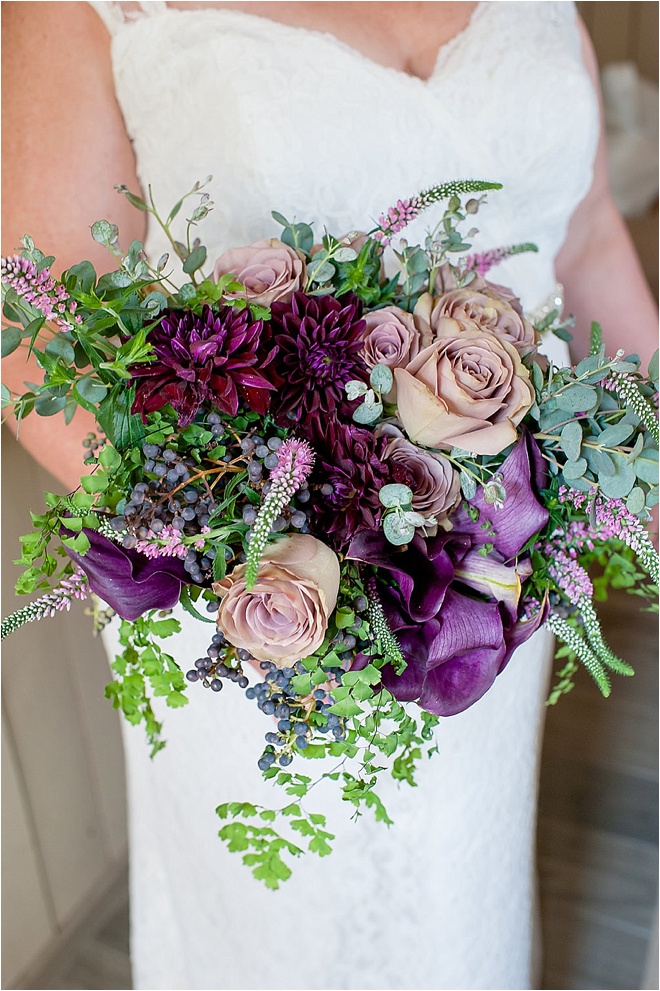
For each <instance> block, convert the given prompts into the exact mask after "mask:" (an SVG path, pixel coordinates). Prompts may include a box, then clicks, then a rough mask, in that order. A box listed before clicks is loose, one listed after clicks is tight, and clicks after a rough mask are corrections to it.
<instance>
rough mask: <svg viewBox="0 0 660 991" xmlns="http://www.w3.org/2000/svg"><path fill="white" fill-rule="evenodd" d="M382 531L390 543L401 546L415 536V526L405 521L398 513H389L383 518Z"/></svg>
mask: <svg viewBox="0 0 660 991" xmlns="http://www.w3.org/2000/svg"><path fill="white" fill-rule="evenodd" d="M383 533H384V534H385V536H386V537H387V539H388V540H389V542H390V543H391V544H395V545H396V546H397V547H401V546H402V545H403V544H407V543H409V542H410V541H411V540H412V539H413V537H414V536H415V527H414V526H412V525H411V524H410V523H408V522H406V520H405V519H403V517H401V516H399V514H398V513H390V514H389V515H387V516H386V517H385V519H384V520H383Z"/></svg>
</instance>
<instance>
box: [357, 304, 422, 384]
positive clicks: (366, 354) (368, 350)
mask: <svg viewBox="0 0 660 991" xmlns="http://www.w3.org/2000/svg"><path fill="white" fill-rule="evenodd" d="M364 322H365V325H366V326H365V329H364V331H363V335H362V336H363V340H364V345H363V347H362V352H361V354H362V358H363V360H364V363H365V365H366V366H367V368H369V369H372V368H373V367H374V366H375V365H379V364H380V365H387V366H388V367H389V368H392V369H394V368H402V367H405V366H406V365H408V364H409V363H410V362H411V361H412V360H413V358H415V357H417V355H418V354H419V351H420V349H421V348H422V347H423V346H424V344H429V343H430V338H429V339H428V340H427V341H425V342H424V343H422V339H421V335H420V333H419V331H418V330H417V327H416V326H415V323H414V320H413V316H412V314H411V313H406V311H405V310H401V309H400V308H399V307H398V306H384V307H383V308H382V309H380V310H372V311H371V312H370V313H365V315H364ZM385 399H386V400H387V401H388V402H391V403H393V402H395V401H396V388H393V389H391V390H390V392H389V393H388V394H387V395H386V396H385Z"/></svg>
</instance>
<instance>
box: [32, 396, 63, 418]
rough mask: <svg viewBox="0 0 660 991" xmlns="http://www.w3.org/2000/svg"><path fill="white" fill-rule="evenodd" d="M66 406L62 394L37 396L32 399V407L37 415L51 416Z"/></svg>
mask: <svg viewBox="0 0 660 991" xmlns="http://www.w3.org/2000/svg"><path fill="white" fill-rule="evenodd" d="M65 406H66V399H65V398H64V396H38V397H37V398H36V399H35V401H34V409H35V411H36V412H37V413H38V414H39V416H53V415H54V414H55V413H60V412H61V411H62V410H63V409H64V407H65Z"/></svg>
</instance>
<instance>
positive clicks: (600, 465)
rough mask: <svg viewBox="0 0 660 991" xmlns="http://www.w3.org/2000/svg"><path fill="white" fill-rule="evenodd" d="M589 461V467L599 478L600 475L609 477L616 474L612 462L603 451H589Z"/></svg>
mask: <svg viewBox="0 0 660 991" xmlns="http://www.w3.org/2000/svg"><path fill="white" fill-rule="evenodd" d="M589 460H590V462H591V466H592V467H593V469H594V471H596V472H597V473H598V475H599V477H600V476H601V475H605V476H609V475H615V474H616V465H615V464H614V462H613V461H612V458H611V457H610V456H609V454H606V453H605V451H591V457H590V459H589Z"/></svg>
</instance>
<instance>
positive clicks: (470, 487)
mask: <svg viewBox="0 0 660 991" xmlns="http://www.w3.org/2000/svg"><path fill="white" fill-rule="evenodd" d="M460 480H461V492H462V493H463V495H464V496H465V498H466V499H467V501H468V502H470V501H471V500H472V499H474V497H475V496H476V494H477V482H476V479H475V478H474V476H473V475H468V474H467V472H465V471H462V472H461V474H460Z"/></svg>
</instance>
